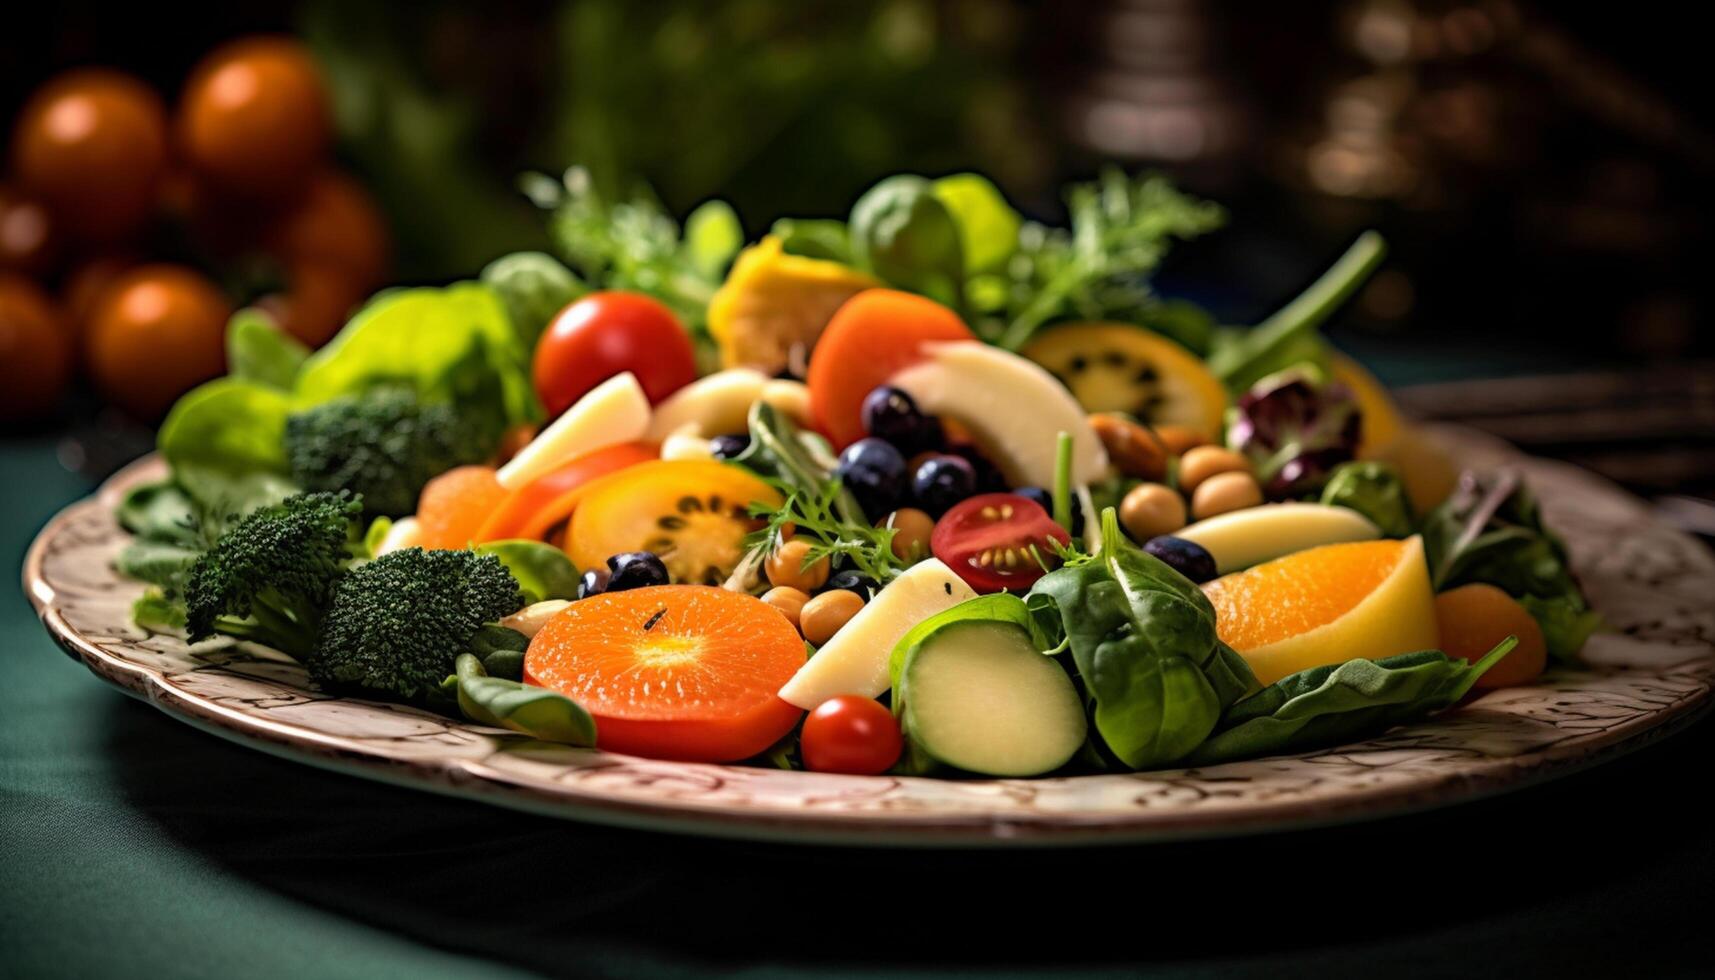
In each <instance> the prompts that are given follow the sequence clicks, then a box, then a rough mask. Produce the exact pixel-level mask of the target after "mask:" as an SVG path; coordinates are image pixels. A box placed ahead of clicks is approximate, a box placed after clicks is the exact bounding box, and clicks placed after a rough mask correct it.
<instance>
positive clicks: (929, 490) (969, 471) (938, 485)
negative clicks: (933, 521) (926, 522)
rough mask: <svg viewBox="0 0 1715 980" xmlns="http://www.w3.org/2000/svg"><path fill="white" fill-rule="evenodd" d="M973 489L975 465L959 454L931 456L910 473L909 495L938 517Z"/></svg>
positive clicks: (933, 515)
mask: <svg viewBox="0 0 1715 980" xmlns="http://www.w3.org/2000/svg"><path fill="white" fill-rule="evenodd" d="M976 491H977V471H976V468H975V467H973V466H972V465H971V463H970V460H967V459H964V458H962V457H959V456H947V455H940V456H931V457H929V458H928V459H926V460H924V461H923V462H922V463H921V464H919V465H918V467H917V472H916V473H915V474H913V475H912V477H911V495H912V497H914V498H915V499H916V501H917V506H919V507H921V508H923V509H924V510H926V511H928V512H929V515H930V516H931V517H940V516H941V515H942V514H945V513H946V512H947V509H948V508H949V507H952V506H953V505H954V504H956V503H958V502H959V501H961V500H964V499H965V498H966V497H969V496H971V495H972V494H974V493H976Z"/></svg>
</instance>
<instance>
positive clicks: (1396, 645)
mask: <svg viewBox="0 0 1715 980" xmlns="http://www.w3.org/2000/svg"><path fill="white" fill-rule="evenodd" d="M1203 593H1204V594H1205V595H1207V596H1208V597H1209V601H1210V602H1211V603H1212V604H1213V605H1214V607H1215V629H1216V632H1217V633H1219V634H1220V637H1221V639H1222V640H1224V641H1226V643H1227V644H1228V645H1229V646H1231V647H1232V648H1233V649H1234V650H1237V651H1238V652H1239V654H1240V655H1241V656H1243V657H1244V658H1245V660H1246V661H1247V662H1249V663H1250V665H1251V670H1253V671H1254V672H1255V673H1256V676H1257V680H1259V681H1261V682H1262V683H1264V684H1272V683H1274V682H1275V681H1277V680H1280V679H1281V678H1282V677H1285V676H1286V675H1288V674H1293V673H1297V672H1298V671H1300V670H1305V669H1307V668H1310V667H1317V666H1320V665H1322V664H1337V663H1343V662H1345V661H1347V660H1352V659H1356V658H1359V657H1365V658H1370V659H1374V658H1376V657H1388V656H1392V655H1394V654H1396V653H1411V652H1412V651H1415V650H1432V649H1435V648H1436V647H1437V646H1438V645H1439V642H1440V639H1439V635H1438V634H1437V632H1436V626H1435V595H1434V592H1433V591H1431V589H1430V587H1429V566H1428V564H1427V563H1426V562H1425V561H1424V558H1423V541H1422V539H1420V538H1416V537H1413V538H1408V539H1406V540H1404V541H1355V542H1350V543H1347V544H1330V545H1323V546H1322V547H1320V548H1311V549H1309V550H1308V551H1300V552H1298V553H1297V554H1292V555H1287V556H1286V557H1285V558H1277V559H1275V560H1274V561H1271V562H1267V563H1265V564H1262V565H1258V566H1256V567H1255V568H1252V569H1250V570H1249V571H1243V572H1235V573H1233V574H1232V575H1226V576H1222V577H1221V578H1218V579H1216V580H1214V581H1213V582H1210V583H1209V584H1207V585H1205V586H1203Z"/></svg>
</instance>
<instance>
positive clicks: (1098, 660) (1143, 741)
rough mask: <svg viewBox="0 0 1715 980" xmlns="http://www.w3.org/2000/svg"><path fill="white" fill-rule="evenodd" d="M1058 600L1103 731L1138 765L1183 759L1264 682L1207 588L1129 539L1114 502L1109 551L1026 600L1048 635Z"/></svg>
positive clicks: (1047, 582)
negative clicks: (1233, 641) (1232, 639)
mask: <svg viewBox="0 0 1715 980" xmlns="http://www.w3.org/2000/svg"><path fill="white" fill-rule="evenodd" d="M1050 602H1051V603H1052V607H1053V608H1054V609H1055V610H1056V611H1057V612H1058V614H1059V618H1060V631H1061V632H1062V633H1063V635H1064V636H1065V639H1066V642H1067V643H1068V644H1069V645H1070V647H1071V651H1072V659H1073V662H1074V663H1075V664H1076V666H1077V668H1078V675H1079V677H1080V678H1081V679H1082V681H1083V684H1084V689H1085V691H1086V694H1087V696H1088V697H1089V698H1090V699H1091V700H1092V701H1093V703H1094V719H1095V728H1096V731H1097V733H1099V734H1100V736H1101V739H1102V741H1103V743H1105V745H1106V748H1107V749H1108V750H1109V751H1110V752H1112V753H1113V754H1114V755H1115V756H1116V757H1118V758H1119V759H1120V760H1121V761H1122V762H1124V763H1125V764H1126V765H1128V766H1130V767H1132V768H1133V769H1147V768H1152V767H1158V766H1162V765H1167V764H1170V763H1173V762H1175V761H1177V760H1179V759H1181V758H1183V757H1184V756H1186V755H1187V754H1189V753H1190V752H1191V751H1192V750H1194V749H1196V748H1197V746H1198V745H1200V744H1202V742H1203V740H1204V739H1205V738H1207V737H1208V736H1209V734H1210V732H1212V731H1214V730H1215V726H1216V724H1217V723H1218V722H1219V721H1220V718H1221V714H1222V712H1223V711H1224V710H1225V709H1226V708H1227V706H1229V705H1231V704H1232V703H1233V702H1235V701H1237V700H1239V699H1240V698H1242V697H1244V696H1245V695H1247V694H1249V693H1250V692H1251V691H1253V690H1255V689H1256V678H1255V676H1254V675H1253V674H1252V673H1251V670H1250V667H1249V666H1248V665H1247V664H1245V662H1244V660H1243V658H1241V657H1239V656H1238V655H1237V654H1236V653H1234V652H1233V651H1232V650H1231V649H1229V648H1228V647H1227V646H1226V645H1225V644H1223V643H1221V642H1220V640H1219V639H1217V637H1216V635H1215V612H1214V609H1213V607H1212V606H1210V605H1209V600H1208V599H1207V598H1205V597H1204V595H1203V592H1202V590H1201V589H1199V588H1198V587H1197V586H1196V585H1194V584H1192V583H1191V581H1190V580H1189V579H1187V578H1185V577H1184V576H1183V575H1180V574H1179V573H1178V572H1176V571H1174V570H1173V569H1172V568H1169V567H1168V566H1167V565H1166V564H1164V563H1162V562H1161V561H1160V560H1159V559H1157V558H1155V557H1154V556H1152V555H1149V554H1146V553H1144V552H1143V551H1141V550H1139V549H1137V548H1135V547H1133V546H1132V545H1131V544H1130V543H1129V542H1128V541H1126V539H1125V538H1124V537H1123V536H1122V535H1121V534H1120V531H1119V524H1118V520H1117V517H1116V516H1115V512H1114V511H1113V509H1111V508H1109V509H1107V510H1104V511H1103V512H1102V547H1101V551H1100V552H1099V553H1098V554H1097V555H1096V556H1095V557H1094V558H1093V559H1092V560H1090V561H1085V562H1080V563H1076V564H1072V565H1068V566H1066V567H1064V568H1060V569H1057V570H1055V571H1053V572H1050V573H1048V574H1047V575H1045V576H1043V577H1042V578H1041V579H1038V580H1037V582H1036V585H1035V586H1034V587H1033V588H1032V589H1031V590H1030V598H1029V599H1028V600H1027V602H1026V608H1027V610H1029V613H1030V618H1031V621H1032V622H1033V623H1035V624H1036V627H1037V629H1038V630H1039V631H1042V632H1043V633H1045V634H1047V633H1048V628H1047V627H1046V626H1045V625H1044V624H1043V620H1044V619H1045V614H1046V612H1047V610H1048V609H1049V604H1050ZM1045 638H1049V639H1051V638H1052V636H1051V635H1049V636H1047V637H1045Z"/></svg>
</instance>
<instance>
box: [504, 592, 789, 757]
mask: <svg viewBox="0 0 1715 980" xmlns="http://www.w3.org/2000/svg"><path fill="white" fill-rule="evenodd" d="M803 665H804V641H803V640H802V639H800V638H799V636H798V631H797V630H795V629H793V628H792V624H791V623H790V622H789V621H788V620H787V619H786V617H784V616H782V615H780V613H779V612H778V611H776V610H775V609H774V607H772V606H769V605H768V604H766V603H764V602H763V601H762V600H760V599H757V598H755V597H753V596H748V595H744V594H742V593H738V592H729V591H727V590H725V589H717V588H712V587H710V586H705V585H660V586H654V587H652V588H643V589H631V590H628V591H625V592H608V593H604V594H602V595H596V596H591V597H589V598H587V599H580V600H579V601H577V602H574V603H572V604H571V605H570V606H569V607H567V608H566V610H565V611H564V612H562V613H560V614H559V615H557V616H555V617H554V618H553V619H551V620H549V621H548V624H547V625H546V626H544V627H543V628H542V630H541V632H539V633H537V634H536V637H535V638H534V639H533V640H531V641H530V649H529V650H528V651H527V652H526V653H525V654H524V679H525V681H526V682H527V683H531V684H537V685H540V686H542V687H546V688H549V689H551V690H554V691H558V692H559V693H561V694H564V695H565V696H567V697H569V698H572V699H573V700H575V701H577V702H578V703H580V704H582V705H583V706H584V708H585V709H586V710H588V711H589V713H590V714H591V715H593V716H594V717H595V720H596V733H597V734H596V744H597V746H599V747H600V748H604V749H608V750H611V751H614V752H625V753H629V754H632V755H643V756H650V757H653V758H658V759H680V760H686V761H694V762H734V761H737V760H739V759H747V758H750V757H751V756H754V755H757V754H759V753H761V752H763V751H765V750H767V749H768V747H769V746H771V745H773V744H774V743H775V742H778V741H779V740H780V739H781V738H782V737H783V736H784V735H785V734H786V733H787V732H789V731H791V730H792V726H794V725H796V724H797V723H798V719H799V717H800V716H801V715H802V714H803V712H802V711H800V710H799V709H797V708H795V707H793V706H792V705H790V704H787V703H786V702H785V701H782V700H780V698H779V696H778V695H776V694H775V692H776V691H778V690H780V687H781V685H783V684H785V683H786V682H787V681H788V680H790V679H791V677H792V675H793V674H794V673H796V672H797V670H798V668H799V667H802V666H803Z"/></svg>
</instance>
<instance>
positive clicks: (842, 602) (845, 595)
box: [798, 589, 863, 646]
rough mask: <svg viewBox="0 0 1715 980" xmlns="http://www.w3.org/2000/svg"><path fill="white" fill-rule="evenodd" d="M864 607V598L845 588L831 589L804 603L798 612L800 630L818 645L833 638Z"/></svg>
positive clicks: (806, 637)
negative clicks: (801, 609)
mask: <svg viewBox="0 0 1715 980" xmlns="http://www.w3.org/2000/svg"><path fill="white" fill-rule="evenodd" d="M862 608H863V598H862V597H861V596H859V595H858V594H857V593H856V592H848V591H847V590H845V589H830V590H829V591H827V592H824V593H822V594H821V595H819V596H816V597H815V598H813V599H811V600H810V601H809V602H806V603H804V609H803V611H802V612H800V613H799V614H798V631H799V632H800V633H803V634H804V639H806V640H809V641H810V642H811V643H814V644H815V645H817V646H821V645H822V644H824V643H826V642H828V641H829V640H831V639H833V637H834V634H835V633H838V632H839V631H840V627H842V626H844V625H846V623H848V622H850V621H851V618H852V617H853V616H856V615H857V614H858V610H859V609H862Z"/></svg>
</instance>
